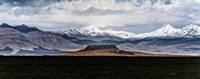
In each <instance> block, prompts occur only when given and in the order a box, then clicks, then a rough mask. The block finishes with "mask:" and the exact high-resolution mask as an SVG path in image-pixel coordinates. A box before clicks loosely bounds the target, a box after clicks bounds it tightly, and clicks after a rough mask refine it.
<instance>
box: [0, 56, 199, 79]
mask: <svg viewBox="0 0 200 79" xmlns="http://www.w3.org/2000/svg"><path fill="white" fill-rule="evenodd" d="M199 74H200V58H199V57H120V56H115V57H106V56H90V57H87V56H82V57H81V56H79V57H78V56H76V57H73V56H71V57H70V56H61V57H56V56H54V57H48V56H44V57H3V56H2V57H0V79H200V75H199Z"/></svg>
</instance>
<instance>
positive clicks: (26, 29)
mask: <svg viewBox="0 0 200 79" xmlns="http://www.w3.org/2000/svg"><path fill="white" fill-rule="evenodd" d="M0 27H1V28H12V29H15V30H18V31H20V32H22V33H29V32H33V31H41V30H39V29H38V28H36V27H29V26H27V25H25V24H22V25H18V26H11V25H9V24H7V23H3V24H1V25H0Z"/></svg>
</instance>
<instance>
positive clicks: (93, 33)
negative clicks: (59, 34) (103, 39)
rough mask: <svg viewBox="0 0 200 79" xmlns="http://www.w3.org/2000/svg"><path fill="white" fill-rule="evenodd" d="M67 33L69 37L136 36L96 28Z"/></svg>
mask: <svg viewBox="0 0 200 79" xmlns="http://www.w3.org/2000/svg"><path fill="white" fill-rule="evenodd" d="M65 33H67V34H69V35H76V34H81V35H86V36H94V37H95V36H114V37H119V38H130V37H131V36H134V35H135V34H134V33H130V32H125V31H113V30H109V31H107V30H105V31H103V30H101V29H99V28H97V27H95V26H87V27H83V28H80V29H69V30H67V31H66V32H65Z"/></svg>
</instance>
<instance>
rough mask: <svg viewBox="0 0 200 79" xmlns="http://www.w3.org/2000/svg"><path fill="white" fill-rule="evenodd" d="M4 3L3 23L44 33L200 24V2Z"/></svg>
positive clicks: (43, 0) (0, 13)
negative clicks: (79, 28)
mask: <svg viewBox="0 0 200 79" xmlns="http://www.w3.org/2000/svg"><path fill="white" fill-rule="evenodd" d="M1 3H2V5H1V6H0V16H1V17H0V22H9V23H13V24H20V23H26V24H30V25H39V26H43V27H40V28H43V29H44V28H45V29H47V28H48V29H55V28H57V27H62V26H63V27H66V26H67V24H69V23H77V24H82V25H95V26H96V27H99V28H102V29H111V28H119V27H121V26H125V25H134V27H135V26H142V25H145V26H146V25H147V26H148V25H149V26H151V25H156V24H168V23H169V24H170V23H172V24H177V25H181V23H191V24H192V23H196V24H200V21H199V20H200V19H199V14H200V10H199V9H200V1H199V0H126V1H120V0H118V1H115V0H31V1H29V2H26V1H24V0H3V1H2V2H1ZM65 25H66V26H65ZM145 26H143V27H141V28H144V27H145ZM66 28H67V27H66ZM129 28H131V27H129ZM58 30H59V29H58ZM60 30H63V29H60ZM121 30H123V29H121ZM133 30H134V29H133ZM146 31H147V30H146Z"/></svg>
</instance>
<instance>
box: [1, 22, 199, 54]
mask: <svg viewBox="0 0 200 79" xmlns="http://www.w3.org/2000/svg"><path fill="white" fill-rule="evenodd" d="M199 40H200V26H199V25H187V26H185V27H183V28H181V29H178V28H174V27H173V26H171V25H169V24H167V25H165V26H163V27H161V28H159V29H157V30H155V31H152V32H149V33H142V34H135V33H130V32H124V31H114V30H102V29H99V28H96V27H95V26H87V27H83V28H80V29H69V30H67V31H65V32H50V31H42V30H40V29H38V28H35V27H29V26H27V25H19V26H11V25H8V24H6V23H4V24H1V25H0V54H1V55H7V54H8V55H10V54H11V55H18V54H19V55H21V54H28V55H30V54H42V55H46V54H47V55H48V54H49V53H50V54H51V53H55V52H61V51H76V50H80V49H83V48H85V47H86V46H87V45H90V44H114V45H117V46H119V48H121V49H124V50H130V49H132V51H150V52H171V53H173V54H174V53H176V54H177V53H181V54H183V53H184V54H185V53H187V54H188V53H189V54H198V55H200V53H199V52H200V41H199ZM55 54H59V53H55Z"/></svg>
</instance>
